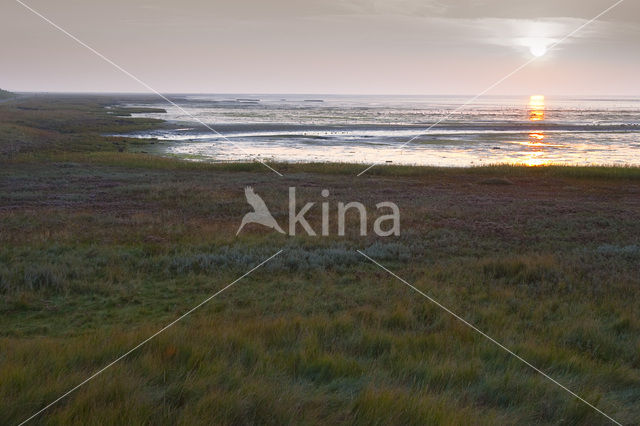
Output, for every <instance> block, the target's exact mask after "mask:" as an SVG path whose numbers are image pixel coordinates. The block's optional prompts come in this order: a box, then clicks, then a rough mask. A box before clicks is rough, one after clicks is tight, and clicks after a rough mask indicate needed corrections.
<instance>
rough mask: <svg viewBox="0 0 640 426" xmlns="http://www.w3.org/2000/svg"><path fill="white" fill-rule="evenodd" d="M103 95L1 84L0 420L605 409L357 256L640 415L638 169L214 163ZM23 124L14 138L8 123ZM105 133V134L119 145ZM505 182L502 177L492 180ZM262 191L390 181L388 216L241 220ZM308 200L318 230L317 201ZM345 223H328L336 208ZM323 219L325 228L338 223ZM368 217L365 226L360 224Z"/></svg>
mask: <svg viewBox="0 0 640 426" xmlns="http://www.w3.org/2000/svg"><path fill="white" fill-rule="evenodd" d="M115 101H116V100H114V99H112V98H106V97H89V96H86V97H80V96H62V97H60V96H56V97H34V98H29V99H26V98H25V99H21V100H19V101H17V102H14V101H12V102H11V103H4V104H0V117H1V119H0V126H1V127H2V128H3V129H8V128H11V129H19V132H18V133H12V132H6V131H3V132H1V133H0V151H1V152H2V153H3V154H2V159H1V161H0V243H1V244H0V318H1V319H0V325H1V327H0V347H1V348H2V351H0V423H2V424H17V423H19V422H21V421H22V420H24V419H25V418H27V417H29V416H30V415H31V414H33V413H34V412H35V411H37V410H38V409H40V408H42V407H43V406H45V405H46V404H47V403H49V402H50V401H52V400H54V399H55V398H57V397H58V396H60V395H61V394H62V393H64V392H66V391H67V390H68V389H70V388H72V387H73V386H75V385H77V384H78V383H80V382H82V381H83V380H84V379H85V378H87V377H88V376H89V375H91V374H92V373H93V372H95V371H97V370H98V369H100V368H102V367H103V366H105V365H106V364H108V363H109V362H111V361H112V360H113V359H115V358H116V357H118V356H119V355H121V354H122V353H124V352H126V351H127V350H128V349H130V348H131V347H133V346H135V345H136V344H137V343H139V342H140V341H142V340H144V339H145V338H147V337H148V336H150V335H151V334H153V333H155V332H156V331H157V330H158V329H160V328H161V327H163V326H164V325H166V324H168V323H169V322H171V321H172V320H173V319H175V318H176V317H178V316H179V315H181V314H182V313H184V312H186V311H187V310H189V309H190V308H191V307H193V306H194V305H196V304H197V303H199V302H200V301H202V300H204V299H205V298H206V297H208V296H209V295H211V294H213V293H214V292H215V291H217V290H219V289H221V288H222V287H224V286H225V285H226V284H228V283H229V282H231V281H233V280H234V279H236V278H237V277H238V276H240V275H242V274H243V273H244V272H246V271H247V270H248V269H249V268H251V267H252V266H253V265H255V264H257V263H259V262H261V261H262V260H264V259H265V258H267V257H268V256H270V255H271V254H273V253H275V252H276V251H277V250H279V249H281V248H283V249H284V252H283V254H282V255H280V256H279V257H277V258H276V259H274V261H272V262H270V263H268V264H267V265H265V266H264V267H263V268H261V269H259V270H258V271H256V272H255V273H254V274H252V275H251V276H249V277H247V278H245V279H244V280H242V281H240V282H238V283H237V284H236V285H235V286H234V287H232V288H230V289H228V290H227V291H226V292H224V293H222V294H221V295H220V296H218V297H217V298H215V299H213V300H212V301H211V302H210V303H208V304H207V305H205V306H203V307H202V308H201V309H200V310H199V311H197V312H195V313H193V314H192V315H190V316H189V317H188V318H187V319H185V320H184V321H183V322H181V323H178V324H176V325H175V326H174V327H172V328H171V329H169V330H167V331H166V332H165V333H163V334H161V335H160V336H158V337H157V338H156V339H154V340H153V341H151V342H149V343H148V344H147V345H145V346H143V347H142V348H140V350H138V351H137V352H135V353H133V354H132V355H131V356H130V357H128V358H126V359H125V360H123V361H121V362H120V363H118V364H116V365H115V366H114V367H112V368H111V369H109V370H107V371H106V372H105V373H104V374H103V375H101V376H99V377H98V378H96V379H95V380H94V381H92V382H90V383H89V384H87V385H86V386H84V387H82V388H81V389H79V390H78V391H77V392H75V393H73V394H72V395H70V396H69V397H67V398H65V399H64V400H62V401H60V403H58V404H56V405H55V406H54V407H52V408H51V409H50V410H48V411H47V412H46V413H44V414H43V415H42V416H40V417H38V418H37V419H36V423H42V424H131V423H133V424H141V423H144V424H212V423H213V424H256V423H259V424H300V423H304V424H324V423H338V422H341V423H354V424H469V423H473V424H496V423H499V424H523V423H524V424H574V425H578V424H585V425H593V424H608V422H607V421H606V419H605V418H604V417H602V416H600V415H599V414H598V413H597V412H595V411H594V410H592V409H590V408H589V407H587V406H586V405H585V404H583V403H581V402H580V401H577V400H575V399H574V398H572V397H571V396H570V395H569V394H567V393H566V392H564V391H563V390H562V389H560V388H559V387H557V386H556V385H554V384H553V383H551V382H549V381H548V380H546V379H545V378H544V377H542V376H541V375H539V374H537V373H536V372H534V371H533V370H531V369H529V368H528V367H526V366H525V365H523V364H522V363H520V362H519V361H518V360H516V359H515V358H513V357H511V356H509V355H508V354H506V353H505V352H504V351H501V350H500V349H499V348H497V347H496V346H495V345H493V344H491V343H490V342H488V341H487V340H485V339H483V338H482V337H481V336H479V335H478V334H476V333H474V332H473V331H472V330H470V329H469V328H467V327H465V326H464V325H463V324H461V323H460V322H459V321H456V320H455V319H454V318H453V317H451V316H450V315H448V314H447V313H446V312H443V311H442V310H441V309H439V308H438V307H437V306H435V305H434V304H432V303H430V302H429V301H428V300H426V299H424V298H422V297H421V296H419V295H418V294H416V293H415V292H413V291H412V290H411V289H409V288H408V287H406V286H405V285H404V284H402V283H401V282H399V281H397V280H395V279H394V278H392V277H391V276H389V275H388V274H386V273H385V272H384V271H382V270H380V269H379V268H377V267H376V266H374V265H372V264H371V263H369V262H367V261H366V260H364V259H363V258H362V257H361V256H360V255H358V254H357V252H356V251H355V250H356V249H360V250H364V251H365V252H366V253H367V254H368V255H369V256H371V257H373V258H374V259H376V260H377V261H379V262H381V263H383V264H384V265H385V266H387V267H389V268H390V269H391V270H393V271H395V272H397V273H398V274H399V275H400V276H402V277H403V278H404V279H406V280H407V281H409V282H410V283H412V284H413V285H415V286H416V287H418V288H420V289H421V290H422V291H424V292H425V293H427V294H429V295H430V296H432V297H434V298H435V299H437V300H439V301H440V302H441V303H442V304H443V305H445V306H447V307H449V308H451V309H452V310H453V311H455V312H457V313H458V314H460V315H462V316H463V317H464V318H465V319H467V320H468V321H470V322H471V323H473V324H474V325H476V326H478V327H479V328H480V329H482V330H483V331H485V332H487V333H488V334H489V335H491V336H492V337H494V338H496V339H497V340H498V341H500V342H502V343H504V344H505V345H506V346H508V347H509V348H511V349H513V350H514V351H515V352H517V353H518V354H520V355H521V356H523V357H524V358H525V359H527V360H528V361H530V362H532V363H533V364H534V365H536V366H538V367H539V368H541V369H542V370H544V371H545V372H547V373H548V374H550V375H551V376H552V377H554V378H555V379H557V380H558V381H559V382H561V383H563V384H564V385H566V386H567V387H569V388H570V389H572V390H573V391H575V392H576V393H578V394H579V395H581V396H582V397H584V398H585V399H587V400H588V401H590V402H592V403H593V404H595V405H597V406H598V407H599V408H600V409H602V410H603V411H604V412H606V413H607V414H609V415H611V416H612V417H613V418H615V419H617V420H618V421H620V422H622V423H624V424H634V423H637V422H638V419H640V409H639V407H638V404H637V401H638V400H639V399H640V341H639V340H638V335H640V320H639V318H640V307H639V305H638V304H637V303H636V300H637V299H638V296H639V294H638V293H639V292H640V282H639V281H640V278H639V277H640V274H639V273H638V265H640V242H639V240H638V235H640V224H639V223H638V221H637V217H638V214H639V213H640V199H639V198H638V194H639V193H640V182H638V176H639V172H638V169H635V168H621V167H588V168H575V167H540V168H526V167H513V166H489V167H479V168H470V169H442V168H431V167H414V168H412V167H401V166H380V167H376V168H374V169H372V170H370V173H368V174H367V175H364V176H362V177H360V178H355V177H353V178H352V177H351V176H353V174H354V172H355V171H360V169H361V167H362V166H358V165H349V164H305V165H302V164H278V165H277V167H276V168H277V169H278V170H280V171H283V172H284V175H285V176H284V177H282V178H280V177H277V176H275V175H273V173H272V172H270V171H269V170H268V169H266V168H265V167H264V166H263V165H261V164H255V163H253V164H240V163H226V164H210V163H202V162H191V161H179V160H176V159H171V158H163V157H160V156H154V155H146V154H142V153H137V152H135V151H137V150H139V145H136V144H140V143H149V144H150V143H151V142H153V141H142V142H141V141H133V140H127V139H126V138H110V137H105V136H101V135H103V134H114V133H118V132H119V130H120V129H121V130H122V131H123V132H126V131H130V130H131V129H142V128H149V127H150V126H158V125H160V124H159V123H157V122H155V121H147V120H138V119H132V118H129V117H126V116H122V115H126V114H127V111H125V110H119V111H118V114H117V115H116V114H113V113H111V114H108V113H107V112H106V111H109V110H105V109H104V106H107V105H111V104H113V103H114V102H115ZM17 134H19V135H21V136H20V137H19V138H17V137H16V135H17ZM114 142H116V143H117V144H114ZM504 180H507V181H508V183H507V184H505V183H504V182H503V181H504ZM247 185H251V186H253V187H254V188H256V192H257V193H259V194H260V195H261V196H263V198H264V199H265V201H266V202H267V204H268V205H269V207H270V208H271V209H272V212H273V213H274V215H275V216H276V219H277V220H278V221H279V222H280V223H281V224H283V223H286V217H285V214H286V206H287V188H288V187H289V186H296V187H297V193H298V196H299V198H300V199H301V200H307V201H315V202H317V203H319V202H321V201H322V198H321V197H320V191H321V189H322V188H328V189H330V191H331V194H332V195H331V200H330V201H331V203H332V204H331V206H332V208H335V205H336V203H337V201H345V202H346V201H361V202H363V204H365V205H366V206H369V207H371V206H373V205H375V203H376V202H379V201H383V200H391V201H394V202H396V203H397V204H398V205H399V206H400V209H401V212H402V221H401V236H400V237H394V238H377V237H375V236H372V235H369V236H367V237H364V238H362V237H359V236H357V235H355V230H356V229H357V224H355V223H351V224H349V227H348V230H350V232H348V233H347V236H346V237H342V238H339V237H335V236H333V237H328V238H311V237H302V236H299V237H295V238H291V237H285V236H282V235H280V234H276V233H270V232H268V231H266V230H265V229H261V228H259V227H258V226H249V228H248V229H246V230H245V231H243V232H242V233H241V234H240V235H239V236H238V237H236V236H235V233H236V230H237V227H238V225H239V221H240V218H241V217H242V215H243V214H244V213H246V212H247V211H248V206H247V205H246V202H245V200H244V195H243V188H244V187H245V186H247ZM309 221H310V223H311V224H312V226H313V227H314V228H315V229H319V228H320V226H319V223H320V214H319V208H316V209H312V212H311V215H309ZM332 226H333V227H335V223H332ZM332 229H333V228H332ZM369 229H371V227H370V226H369Z"/></svg>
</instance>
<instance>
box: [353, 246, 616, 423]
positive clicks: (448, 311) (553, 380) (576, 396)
mask: <svg viewBox="0 0 640 426" xmlns="http://www.w3.org/2000/svg"><path fill="white" fill-rule="evenodd" d="M357 252H358V253H360V254H361V255H362V256H364V257H365V258H367V259H368V260H370V261H371V262H372V263H373V264H375V265H377V266H378V267H380V268H381V269H383V270H384V271H386V272H388V273H389V274H390V275H392V276H393V277H395V278H397V279H398V280H400V281H401V282H402V283H404V284H406V285H407V286H409V287H411V288H412V289H413V290H414V291H416V292H417V293H419V294H420V295H422V296H423V297H425V298H426V299H428V300H429V301H430V302H431V303H434V304H435V305H437V306H438V307H439V308H441V309H443V310H444V311H446V312H447V313H449V314H450V315H452V316H453V317H454V318H456V319H457V320H459V321H460V322H462V323H463V324H464V325H466V326H467V327H470V328H471V329H472V330H473V331H475V332H477V333H479V334H480V335H482V336H483V337H484V338H486V339H488V340H489V341H490V342H492V343H494V344H495V345H497V346H498V347H499V348H500V349H502V350H504V351H506V352H507V353H509V354H510V355H512V356H514V357H515V358H517V359H518V360H520V361H521V362H523V363H524V364H526V365H527V366H529V367H531V368H532V369H533V370H535V371H536V372H538V373H540V374H541V375H543V376H544V377H545V378H547V379H549V380H550V381H552V382H553V383H555V384H556V385H558V386H560V387H561V388H562V389H564V390H565V391H567V392H569V393H570V394H571V395H572V396H574V397H575V398H577V399H579V400H580V401H582V402H584V403H585V404H587V405H588V406H589V407H591V408H593V409H594V410H596V411H597V412H598V413H600V414H602V415H603V416H604V417H606V418H607V419H609V420H611V421H612V422H613V423H615V424H617V425H620V426H622V423H620V422H618V421H616V420H615V419H613V418H612V417H610V416H609V415H607V414H606V413H605V412H603V411H602V410H600V409H599V408H597V407H596V406H594V405H593V404H591V403H590V402H589V401H587V400H585V399H584V398H582V397H581V396H580V395H577V394H576V393H575V392H573V391H572V390H571V389H569V388H567V387H566V386H564V385H563V384H562V383H560V382H558V381H557V380H555V379H554V378H553V377H551V376H549V375H548V374H546V373H545V372H544V371H542V370H540V369H539V368H537V367H536V366H534V365H533V364H531V363H530V362H528V361H527V360H525V359H524V358H522V357H521V356H520V355H518V354H516V353H515V352H513V351H512V350H511V349H509V348H507V347H506V346H504V345H503V344H501V343H500V342H498V341H497V340H496V339H494V338H493V337H491V336H489V335H488V334H486V333H485V332H483V331H482V330H480V329H479V328H478V327H476V326H475V325H473V324H471V323H470V322H468V321H467V320H465V319H464V318H462V317H461V316H460V315H458V314H456V313H455V312H453V311H452V310H451V309H449V308H447V307H446V306H444V305H442V304H441V303H440V302H438V301H437V300H435V299H434V298H432V297H430V296H429V295H427V294H425V293H424V292H422V291H421V290H420V289H418V288H417V287H415V286H413V285H411V284H409V283H408V282H407V281H406V280H404V279H402V278H400V277H399V276H398V275H396V274H394V273H393V272H392V271H390V270H389V269H387V268H385V267H384V266H382V265H381V264H380V263H378V262H376V261H375V260H373V259H372V258H370V257H369V256H367V255H366V254H364V253H363V252H362V251H360V250H357Z"/></svg>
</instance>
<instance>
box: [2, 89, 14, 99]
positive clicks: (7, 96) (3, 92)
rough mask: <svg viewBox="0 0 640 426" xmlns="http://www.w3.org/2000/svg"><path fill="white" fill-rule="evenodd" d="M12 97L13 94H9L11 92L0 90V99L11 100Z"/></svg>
mask: <svg viewBox="0 0 640 426" xmlns="http://www.w3.org/2000/svg"><path fill="white" fill-rule="evenodd" d="M14 96H15V94H14V93H11V92H9V91H7V90H2V89H0V99H7V98H12V97H14Z"/></svg>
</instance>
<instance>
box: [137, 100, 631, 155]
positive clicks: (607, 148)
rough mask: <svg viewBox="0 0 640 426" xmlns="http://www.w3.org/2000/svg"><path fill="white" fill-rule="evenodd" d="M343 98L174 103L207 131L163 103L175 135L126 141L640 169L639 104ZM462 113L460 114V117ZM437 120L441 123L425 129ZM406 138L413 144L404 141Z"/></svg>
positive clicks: (179, 149)
mask: <svg viewBox="0 0 640 426" xmlns="http://www.w3.org/2000/svg"><path fill="white" fill-rule="evenodd" d="M468 99H469V98H468V97H443V96H428V97H427V96H422V97H419V96H415V97H409V96H405V97H400V96H338V95H331V96H327V95H322V96H320V95H186V96H174V97H172V100H173V101H174V102H176V103H178V104H179V105H180V106H181V107H183V108H184V109H185V110H186V111H188V112H189V113H190V114H192V115H193V116H195V117H197V118H198V119H200V120H202V121H203V122H205V123H207V124H208V125H209V126H211V127H212V128H214V129H215V130H217V131H218V132H220V134H222V135H223V136H224V137H221V136H220V135H217V134H215V133H214V132H211V130H209V129H207V128H206V127H204V126H202V125H201V124H199V123H198V122H197V121H196V120H194V119H193V118H192V117H189V115H186V114H184V113H183V112H181V111H180V110H179V109H178V108H176V107H174V106H171V105H168V104H167V103H166V102H163V101H162V100H159V101H158V102H157V103H152V104H144V105H142V104H137V105H135V106H154V107H158V108H165V109H166V110H167V113H166V114H156V113H152V114H136V115H137V116H144V117H153V118H161V119H165V120H169V121H172V122H177V123H180V125H179V128H177V129H175V130H169V131H167V130H163V131H151V132H143V133H136V134H133V135H129V136H135V137H144V138H148V137H155V138H158V139H161V140H166V141H174V142H175V143H172V144H168V147H167V152H168V153H171V154H176V155H182V156H189V157H190V158H202V159H211V160H216V161H239V160H249V159H251V158H252V156H257V157H259V158H261V159H263V160H274V161H292V162H299V161H302V162H323V161H337V162H358V163H393V164H420V165H440V166H471V165H481V164H494V163H514V164H527V165H543V164H551V163H559V164H590V165H594V164H606V165H612V164H617V165H623V164H631V165H640V99H637V98H598V99H595V98H589V99H587V98H584V99H580V98H546V99H543V98H541V97H533V96H532V97H528V96H524V97H488V98H483V99H481V100H478V101H475V102H474V103H472V104H470V105H467V106H465V107H462V108H461V106H462V105H463V104H464V103H465V102H466V101H467V100H468ZM457 108H460V109H459V110H457V111H456V109H457ZM434 123H438V124H437V125H435V126H434V127H433V128H431V129H429V127H430V126H432V125H433V124H434ZM408 141H410V142H409V143H407V142H408Z"/></svg>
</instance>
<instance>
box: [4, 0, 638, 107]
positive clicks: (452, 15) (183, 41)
mask: <svg viewBox="0 0 640 426" xmlns="http://www.w3.org/2000/svg"><path fill="white" fill-rule="evenodd" d="M24 1H25V2H26V3H27V4H29V5H31V6H32V7H33V8H35V9H37V10H39V11H40V12H41V13H42V14H43V15H45V16H47V17H48V18H49V19H51V20H52V21H54V22H56V23H57V24H58V25H60V26H61V27H63V28H65V29H67V30H68V31H69V32H71V33H72V34H74V35H76V36H77V37H78V38H79V39H81V40H83V41H84V42H86V43H87V44H89V45H91V46H92V47H94V48H95V49H96V50H98V51H100V52H101V53H103V54H104V55H105V56H107V57H109V58H111V59H112V60H113V61H114V62H116V63H118V64H119V65H121V66H122V67H123V68H125V69H127V70H128V71H130V72H131V73H133V74H135V75H136V76H138V77H139V78H140V79H142V80H144V81H145V82H147V83H148V84H149V85H151V86H152V87H154V88H156V89H157V90H159V91H161V92H208V93H215V92H236V93H238V92H245V93H394V94H475V93H478V92H480V91H481V90H483V89H485V88H486V87H487V86H489V85H490V84H491V83H493V82H494V81H496V80H498V79H499V78H500V77H502V76H504V75H506V74H507V73H509V72H510V71H512V70H513V69H514V68H516V67H517V66H518V65H520V64H521V63H523V62H525V61H526V60H528V59H529V58H531V57H532V54H531V52H530V47H531V46H538V47H539V48H540V46H542V47H544V46H545V45H548V44H550V43H553V41H555V40H558V39H560V38H562V37H563V36H564V35H565V34H567V33H569V32H571V31H572V30H574V29H575V28H577V27H579V26H580V25H582V24H583V23H584V22H586V21H587V20H588V19H590V18H592V17H593V16H595V15H597V14H598V13H600V12H601V11H603V10H604V9H606V8H607V7H608V6H610V5H612V4H613V3H614V2H615V1H614V0H449V1H446V0H439V1H435V0H214V1H201V0H181V1H168V0H153V1H150V0H138V1H131V0H112V1H97V0H55V1H51V0H49V1H47V0H24ZM0 40H1V41H2V42H1V43H0V58H1V59H0V61H1V62H0V87H1V88H6V89H10V90H17V91H121V92H124V91H130V92H144V91H145V89H144V87H142V86H140V85H139V84H138V83H137V82H135V81H134V80H132V79H131V78H130V77H127V76H126V75H124V74H122V73H121V72H120V71H118V70H116V69H115V68H113V67H112V66H111V65H109V64H107V63H106V62H104V61H103V60H101V59H100V58H98V57H97V56H95V55H94V54H93V53H91V52H90V51H88V50H86V49H85V48H83V47H81V46H80V45H78V44H77V43H75V42H74V41H73V40H71V39H69V38H68V37H67V36H65V35H64V34H62V33H61V32H59V31H58V30H56V29H54V28H53V27H51V26H50V25H49V24H48V23H46V22H44V21H43V20H42V19H41V18H39V17H37V16H35V15H33V14H32V13H31V12H29V11H28V10H26V9H25V8H24V7H22V6H21V5H20V4H19V3H17V2H15V1H14V0H2V3H1V4H0ZM639 76H640V0H626V1H624V2H623V3H622V4H621V5H620V6H618V7H617V8H616V9H614V10H613V11H611V12H610V13H609V14H607V15H606V16H604V17H603V18H602V19H601V20H600V21H599V22H596V23H594V24H592V25H590V26H589V27H587V28H585V29H584V30H583V31H581V32H580V33H578V34H577V35H576V36H575V37H573V38H572V39H570V40H568V41H567V42H565V43H563V44H562V45H560V46H558V47H557V48H556V49H554V50H553V51H551V52H548V53H547V54H546V55H544V56H542V57H540V58H539V59H538V60H537V61H536V62H535V63H533V64H532V65H530V66H529V67H528V68H526V69H525V70H523V71H521V72H519V73H518V74H517V75H515V76H513V77H511V78H510V79H508V80H507V81H505V82H504V83H503V84H501V85H500V86H499V87H497V88H496V89H494V90H493V91H492V92H490V94H530V93H543V94H546V95H553V94H570V95H604V94H611V95H621V94H622V95H640V77H639Z"/></svg>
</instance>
